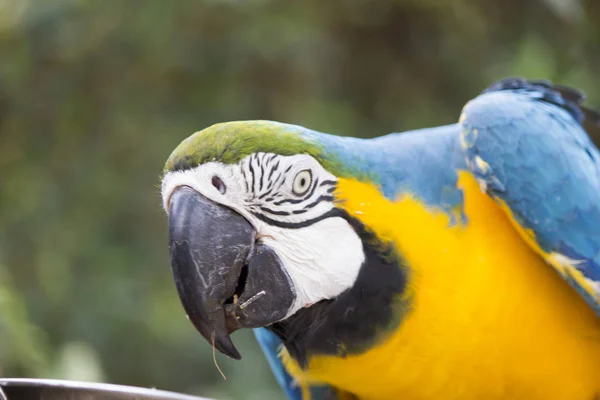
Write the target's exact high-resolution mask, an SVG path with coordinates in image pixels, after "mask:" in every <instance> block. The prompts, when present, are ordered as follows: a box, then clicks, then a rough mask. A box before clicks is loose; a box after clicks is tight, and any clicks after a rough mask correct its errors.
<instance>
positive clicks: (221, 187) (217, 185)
mask: <svg viewBox="0 0 600 400" xmlns="http://www.w3.org/2000/svg"><path fill="white" fill-rule="evenodd" d="M211 183H212V185H213V186H214V187H215V188H216V189H217V190H218V191H219V192H221V194H225V191H226V190H227V188H226V187H225V184H224V183H223V181H222V180H221V178H219V177H218V176H216V175H215V176H213V177H212V179H211Z"/></svg>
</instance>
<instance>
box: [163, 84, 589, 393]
mask: <svg viewBox="0 0 600 400" xmlns="http://www.w3.org/2000/svg"><path fill="white" fill-rule="evenodd" d="M581 100H582V98H581V95H580V94H579V93H578V92H575V91H572V90H568V89H564V88H558V87H554V86H552V85H550V84H548V83H546V82H527V81H523V80H520V79H509V80H505V81H501V82H499V83H497V84H495V85H493V86H492V87H490V88H489V89H488V90H487V91H486V92H484V93H483V94H482V95H481V96H479V97H477V98H476V99H474V100H473V101H471V102H470V103H469V104H467V106H466V107H465V109H464V110H463V114H462V116H461V118H460V121H459V123H458V124H455V125H449V126H445V127H440V128H433V129H424V130H418V131H413V132H407V133H402V134H390V135H386V136H383V137H380V138H376V139H371V140H364V139H356V138H345V137H337V136H332V135H326V134H321V133H318V132H314V131H310V130H308V129H305V128H301V127H297V126H292V125H285V124H279V123H274V122H265V121H258V122H257V121H248V122H237V123H228V124H221V125H217V126H215V127H212V128H208V129H207V130H205V131H203V132H200V133H198V134H196V135H194V136H192V138H190V139H188V140H187V141H186V142H184V143H182V145H181V146H180V147H179V148H178V149H176V150H175V152H174V153H173V154H172V156H171V157H170V159H169V161H168V163H167V167H166V171H167V174H166V176H165V178H164V180H163V200H164V202H165V209H167V211H168V212H169V216H170V221H171V222H170V223H171V227H170V232H171V253H172V266H173V271H174V275H175V279H176V283H177V285H178V290H179V292H180V296H181V297H182V301H183V303H184V307H185V308H186V311H187V312H188V315H189V316H190V319H191V320H192V322H194V324H195V325H196V327H197V328H198V329H199V331H200V332H201V333H202V334H203V335H204V336H205V337H206V338H207V340H212V341H213V343H215V338H217V342H216V343H215V344H216V346H217V348H219V349H220V350H221V351H223V352H225V353H226V354H229V355H231V356H233V357H237V356H239V354H237V350H235V348H234V347H233V345H232V344H231V342H230V341H229V336H228V334H229V333H230V332H232V331H233V330H235V329H238V328H242V327H250V328H256V329H255V333H256V337H257V339H258V341H259V343H260V345H261V346H262V348H263V350H264V351H265V353H266V354H267V358H268V359H269V362H270V364H271V366H272V368H273V370H274V372H275V375H276V378H277V380H278V382H279V383H280V384H281V385H282V387H283V388H284V390H285V392H286V395H287V396H288V398H290V399H304V400H306V399H314V400H317V399H327V398H337V399H340V400H341V399H346V398H358V399H373V400H375V399H422V400H429V399H438V398H443V399H449V400H453V399H457V400H458V399H461V400H470V399H498V400H500V399H517V400H518V399H530V400H537V399H539V400H542V399H574V400H579V399H581V400H588V399H589V400H593V399H596V398H600V318H599V317H598V314H599V313H600V153H599V152H598V150H597V149H596V148H595V147H594V145H593V144H592V143H591V141H590V139H589V138H588V136H587V135H586V133H585V131H584V129H583V127H582V123H583V122H584V120H585V121H587V122H590V121H592V122H597V120H600V119H599V118H598V116H597V114H595V113H593V112H591V111H589V110H587V109H585V108H583V107H582V106H581V105H580V102H581ZM314 160H317V161H318V164H314V163H313V161H314ZM306 171H309V173H308V174H307V173H306ZM288 175H289V176H290V178H289V179H290V181H289V182H290V183H289V188H288V187H287V186H286V185H288V183H286V182H287V179H288V178H287V176H288ZM215 176H217V178H218V179H217V181H215ZM211 177H212V178H211ZM236 180H239V181H242V182H245V184H239V185H238V186H239V187H237V186H235V185H236V183H235V182H236ZM209 181H210V182H211V183H210V184H208V183H206V184H205V183H204V182H209ZM215 182H216V183H215ZM219 182H220V183H223V182H225V183H223V185H221V184H219ZM279 182H281V183H279ZM307 182H309V183H307ZM225 186H227V189H224V187H225ZM181 187H186V188H191V189H193V191H195V192H194V193H196V194H192V192H189V193H188V192H185V193H183V191H182V190H181V189H179V188H181ZM215 188H216V189H217V190H218V191H220V193H221V195H223V197H227V198H226V199H221V198H220V197H219V196H220V195H218V194H216V192H215V191H214V189H215ZM288 192H289V193H292V195H288ZM198 193H200V195H201V199H200V200H199V199H197V198H196V197H197V194H198ZM239 193H241V194H239ZM294 195H297V196H298V197H294ZM191 197H193V199H194V200H189V198H191ZM238 198H240V199H244V200H237V199H238ZM180 199H182V200H180ZM206 199H208V200H206ZM194 202H196V203H197V204H202V205H201V206H194V205H190V204H196V203H194ZM214 202H218V203H219V204H220V205H223V206H225V207H226V208H227V211H222V213H224V215H225V214H226V215H227V221H229V220H230V218H231V220H232V221H233V220H235V224H237V225H236V226H239V228H238V230H239V231H245V230H248V232H250V231H252V232H256V233H252V235H254V236H252V237H253V238H254V239H252V240H254V245H249V247H248V249H249V250H244V251H245V252H244V253H243V254H244V255H243V257H245V258H246V261H245V264H244V263H240V266H239V267H237V268H238V269H237V270H236V271H237V272H235V273H234V274H233V275H234V278H229V275H228V274H229V272H228V270H227V272H225V270H219V271H218V273H216V274H215V273H214V271H213V269H211V268H213V264H215V262H214V261H210V260H213V257H222V255H221V254H217V255H213V254H212V252H211V251H208V250H206V247H205V246H204V245H203V246H202V247H201V248H199V249H195V248H193V246H192V247H189V248H188V246H191V245H190V244H189V243H193V242H194V241H193V240H191V239H190V238H191V236H190V235H191V233H190V232H192V233H193V234H196V233H195V232H196V229H197V228H196V227H197V226H200V225H202V226H204V225H207V224H209V223H210V224H212V225H211V226H220V224H221V222H220V221H221V220H219V221H213V219H210V221H209V220H207V219H202V220H200V221H198V220H197V217H195V215H196V212H195V211H194V213H192V212H190V211H185V212H182V211H180V210H191V209H193V210H196V207H204V208H202V210H204V209H208V208H207V207H213V203H214ZM242 203H243V204H245V205H244V206H240V204H242ZM207 204H208V205H207ZM246 204H248V205H246ZM182 205H183V206H182ZM219 210H220V209H214V211H211V213H215V214H219V213H221V211H219ZM231 210H233V211H235V212H236V213H239V214H240V215H242V216H243V217H244V219H245V221H247V222H240V221H239V220H238V217H237V216H236V217H230V216H229V213H230V212H232V211H231ZM219 215H220V214H219ZM202 218H205V217H202ZM189 221H192V222H189ZM246 223H249V225H248V227H246V225H244V224H246ZM183 225H185V226H184V228H181V226H183ZM249 226H252V228H249ZM218 229H220V228H218ZM229 231H230V230H228V232H229ZM212 234H213V236H212V237H211V239H210V240H215V239H214V236H215V235H216V236H219V237H220V235H219V233H218V232H216V233H215V232H212ZM357 238H358V239H359V240H358V241H357ZM206 240H208V239H205V236H200V237H199V239H198V240H197V241H198V242H203V241H206ZM252 240H250V242H252ZM181 243H185V244H186V245H185V246H186V247H185V248H184V249H183V250H182V249H181ZM194 243H195V242H194ZM211 246H212V247H211V248H217V249H220V248H222V246H220V243H217V244H214V243H213V242H211ZM263 246H264V247H263ZM238 248H241V246H238ZM357 249H360V251H357ZM207 251H208V252H207ZM236 251H237V250H236ZM198 254H204V256H203V257H199V256H198ZM188 258H192V259H193V262H191V261H189V259H188ZM238 258H239V257H238ZM205 259H208V260H209V261H210V262H209V261H206V263H207V264H201V263H202V262H203V260H205ZM218 260H220V258H218ZM231 260H234V259H233V258H232V259H231ZM235 260H237V258H236V259H235ZM219 262H221V261H219ZM236 262H237V261H227V262H225V264H232V265H237V264H236ZM190 264H191V265H192V266H193V267H192V268H191V269H189V267H187V266H189V265H190ZM242 264H243V265H245V266H242ZM204 265H206V266H204ZM182 268H183V269H182ZM204 268H205V269H207V270H210V271H209V272H211V275H203V274H204V272H203V271H204ZM244 268H246V272H244ZM240 270H241V271H242V272H240ZM182 271H183V272H182ZM190 271H191V272H190ZM254 271H256V272H255V274H254V275H253V273H254ZM281 271H284V272H281ZM183 275H185V279H183V278H182V276H183ZM245 275H246V277H244V276H245ZM214 276H218V278H213V277H214ZM197 277H200V278H201V279H199V278H198V279H197ZM194 279H196V280H194ZM207 279H208V280H210V279H213V280H214V282H213V283H210V282H208V283H207V282H206V281H207ZM240 282H241V283H240ZM198 286H199V287H201V288H203V291H201V292H199V291H198V290H197V289H196V287H198ZM261 289H262V290H261ZM211 291H216V292H215V293H217V294H212V292H211ZM207 293H208V294H207ZM215 299H216V301H215ZM249 304H250V305H249ZM205 310H208V311H205ZM221 310H224V311H221ZM221 313H223V314H224V317H223V318H224V319H223V320H221V319H219V318H221V316H220V315H221ZM215 315H217V317H215Z"/></svg>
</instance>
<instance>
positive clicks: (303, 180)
mask: <svg viewBox="0 0 600 400" xmlns="http://www.w3.org/2000/svg"><path fill="white" fill-rule="evenodd" d="M304 185H306V179H305V178H302V179H300V186H302V187H304Z"/></svg>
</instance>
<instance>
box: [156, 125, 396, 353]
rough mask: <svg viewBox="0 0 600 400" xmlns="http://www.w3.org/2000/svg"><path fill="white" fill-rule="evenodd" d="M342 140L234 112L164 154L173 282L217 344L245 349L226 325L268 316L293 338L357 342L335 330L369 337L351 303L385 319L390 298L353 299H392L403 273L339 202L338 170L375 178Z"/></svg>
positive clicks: (261, 323)
mask: <svg viewBox="0 0 600 400" xmlns="http://www.w3.org/2000/svg"><path fill="white" fill-rule="evenodd" d="M341 139H348V138H339V137H335V136H329V135H324V134H321V133H318V132H314V131H310V130H308V129H305V128H302V127H299V126H294V125H286V124H281V123H276V122H269V121H242V122H229V123H224V124H218V125H214V126H212V127H210V128H207V129H205V130H203V131H200V132H197V133H195V134H194V135H192V136H190V137H189V138H188V139H186V140H184V141H183V142H182V143H181V144H180V145H179V146H178V147H177V148H176V149H175V150H174V151H173V153H172V154H171V156H170V157H169V159H168V160H167V163H166V166H165V174H164V176H163V179H162V200H163V206H164V209H165V210H166V212H167V214H168V218H169V251H170V256H171V267H172V272H173V276H174V280H175V283H176V287H177V290H178V293H179V296H180V299H181V302H182V304H183V306H184V309H185V311H186V313H187V315H188V317H189V319H190V320H191V322H192V323H193V324H194V326H195V327H196V329H197V330H198V331H199V332H200V333H201V334H202V336H204V338H205V339H206V340H207V341H208V342H209V343H211V344H212V345H213V346H215V347H216V348H217V349H218V350H219V351H221V352H222V353H223V354H226V355H228V356H230V357H232V358H235V359H239V358H241V356H240V354H239V352H238V351H237V349H236V348H235V346H234V344H233V342H232V340H231V338H230V334H231V333H232V332H233V331H235V330H237V329H240V328H256V327H265V326H266V327H270V328H271V329H272V330H274V331H275V332H276V333H278V334H279V335H280V337H282V339H283V340H284V343H285V342H288V344H291V343H292V342H293V343H295V346H296V347H297V348H304V349H305V348H306V347H311V346H313V347H315V348H316V349H317V350H318V351H322V352H329V353H339V352H340V351H342V350H343V349H342V347H344V349H346V348H347V346H348V344H349V343H350V344H356V345H357V346H358V345H364V343H363V342H362V341H361V340H358V339H357V340H353V338H347V337H345V338H342V337H340V335H342V336H343V335H348V334H350V335H352V334H354V335H362V336H364V337H372V335H371V332H365V330H368V329H371V328H370V327H367V326H364V327H363V328H361V329H353V330H347V329H343V326H341V325H343V324H344V323H348V322H349V321H351V320H352V319H353V316H352V313H353V312H354V313H357V312H358V313H360V314H369V315H370V316H371V318H379V319H381V321H380V322H382V323H387V322H388V321H389V320H390V319H391V318H392V316H391V315H389V307H388V308H386V307H379V309H378V310H377V311H376V312H374V311H373V310H372V309H371V308H377V307H378V305H379V304H378V303H377V302H376V301H374V300H372V305H371V306H370V307H371V308H368V307H360V306H359V304H360V303H361V302H362V299H363V298H367V297H366V296H369V299H376V298H378V297H385V299H383V300H382V301H388V300H390V299H391V297H393V296H394V295H395V294H397V293H400V292H401V291H402V286H403V284H404V277H403V276H400V275H399V274H401V270H400V269H398V268H397V263H396V261H393V260H391V258H393V257H390V251H384V250H382V249H381V246H380V245H373V244H372V242H373V240H370V239H369V235H370V233H369V232H368V229H366V228H365V227H364V226H362V225H361V224H360V222H359V221H358V220H357V219H355V218H353V217H351V216H350V215H349V214H348V213H347V212H345V211H344V209H343V208H342V207H340V204H339V201H340V199H339V198H338V197H337V196H336V189H337V185H338V182H339V180H340V179H343V178H344V177H353V178H355V179H356V178H357V177H359V176H360V177H361V179H367V180H368V179H371V178H368V177H367V175H366V174H365V173H364V172H363V171H361V170H359V169H358V168H350V167H348V165H349V164H353V165H359V164H360V163H358V162H354V163H349V162H348V161H347V160H348V159H349V157H350V158H351V155H349V150H348V146H345V145H344V143H345V142H343V140H341ZM353 140H359V139H353ZM344 157H345V158H344ZM375 247H377V248H375ZM367 264H368V265H371V266H373V265H376V266H377V268H371V270H369V271H366V270H365V265H367ZM382 277H384V278H382ZM381 279H383V280H384V281H386V282H389V284H388V285H389V286H390V288H389V290H386V289H385V287H384V286H385V285H383V286H382V284H381ZM377 280H379V283H378V284H377V285H376V284H374V283H373V282H375V281H377ZM370 292H373V293H370ZM385 310H388V311H385ZM344 313H345V316H342V314H344ZM348 313H350V315H348ZM355 319H356V321H357V323H358V321H361V322H362V323H364V322H365V315H356V316H355ZM367 320H368V319H367ZM375 325H381V324H375ZM372 329H375V328H372ZM341 332H344V333H343V334H342V333H341ZM348 332H349V333H348ZM342 343H344V344H343V345H342ZM330 347H331V348H330ZM350 347H351V346H350ZM343 351H346V350H343Z"/></svg>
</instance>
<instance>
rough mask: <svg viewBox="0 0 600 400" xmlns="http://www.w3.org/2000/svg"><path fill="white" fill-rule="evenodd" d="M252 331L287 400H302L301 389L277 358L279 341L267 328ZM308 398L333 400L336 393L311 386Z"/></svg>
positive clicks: (321, 387)
mask: <svg viewBox="0 0 600 400" xmlns="http://www.w3.org/2000/svg"><path fill="white" fill-rule="evenodd" d="M253 331H254V336H255V337H256V340H257V341H258V344H259V345H260V347H261V349H262V351H263V353H265V356H266V357H267V361H268V362H269V366H270V367H271V370H272V371H273V375H275V379H276V380H277V383H279V385H280V386H281V387H282V388H283V391H284V392H285V395H286V397H287V398H288V399H289V400H303V399H302V389H301V388H300V386H299V385H297V384H296V383H295V382H294V378H292V377H291V376H290V374H289V373H288V372H287V371H286V369H285V367H284V365H283V363H282V362H281V359H280V358H279V351H280V350H281V346H282V343H281V340H280V339H279V338H278V337H277V336H276V335H275V334H274V333H273V332H271V331H270V330H268V329H267V328H256V329H253ZM310 397H311V398H310V400H325V399H331V400H333V399H335V398H336V391H335V389H334V388H332V387H330V386H311V387H310Z"/></svg>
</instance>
